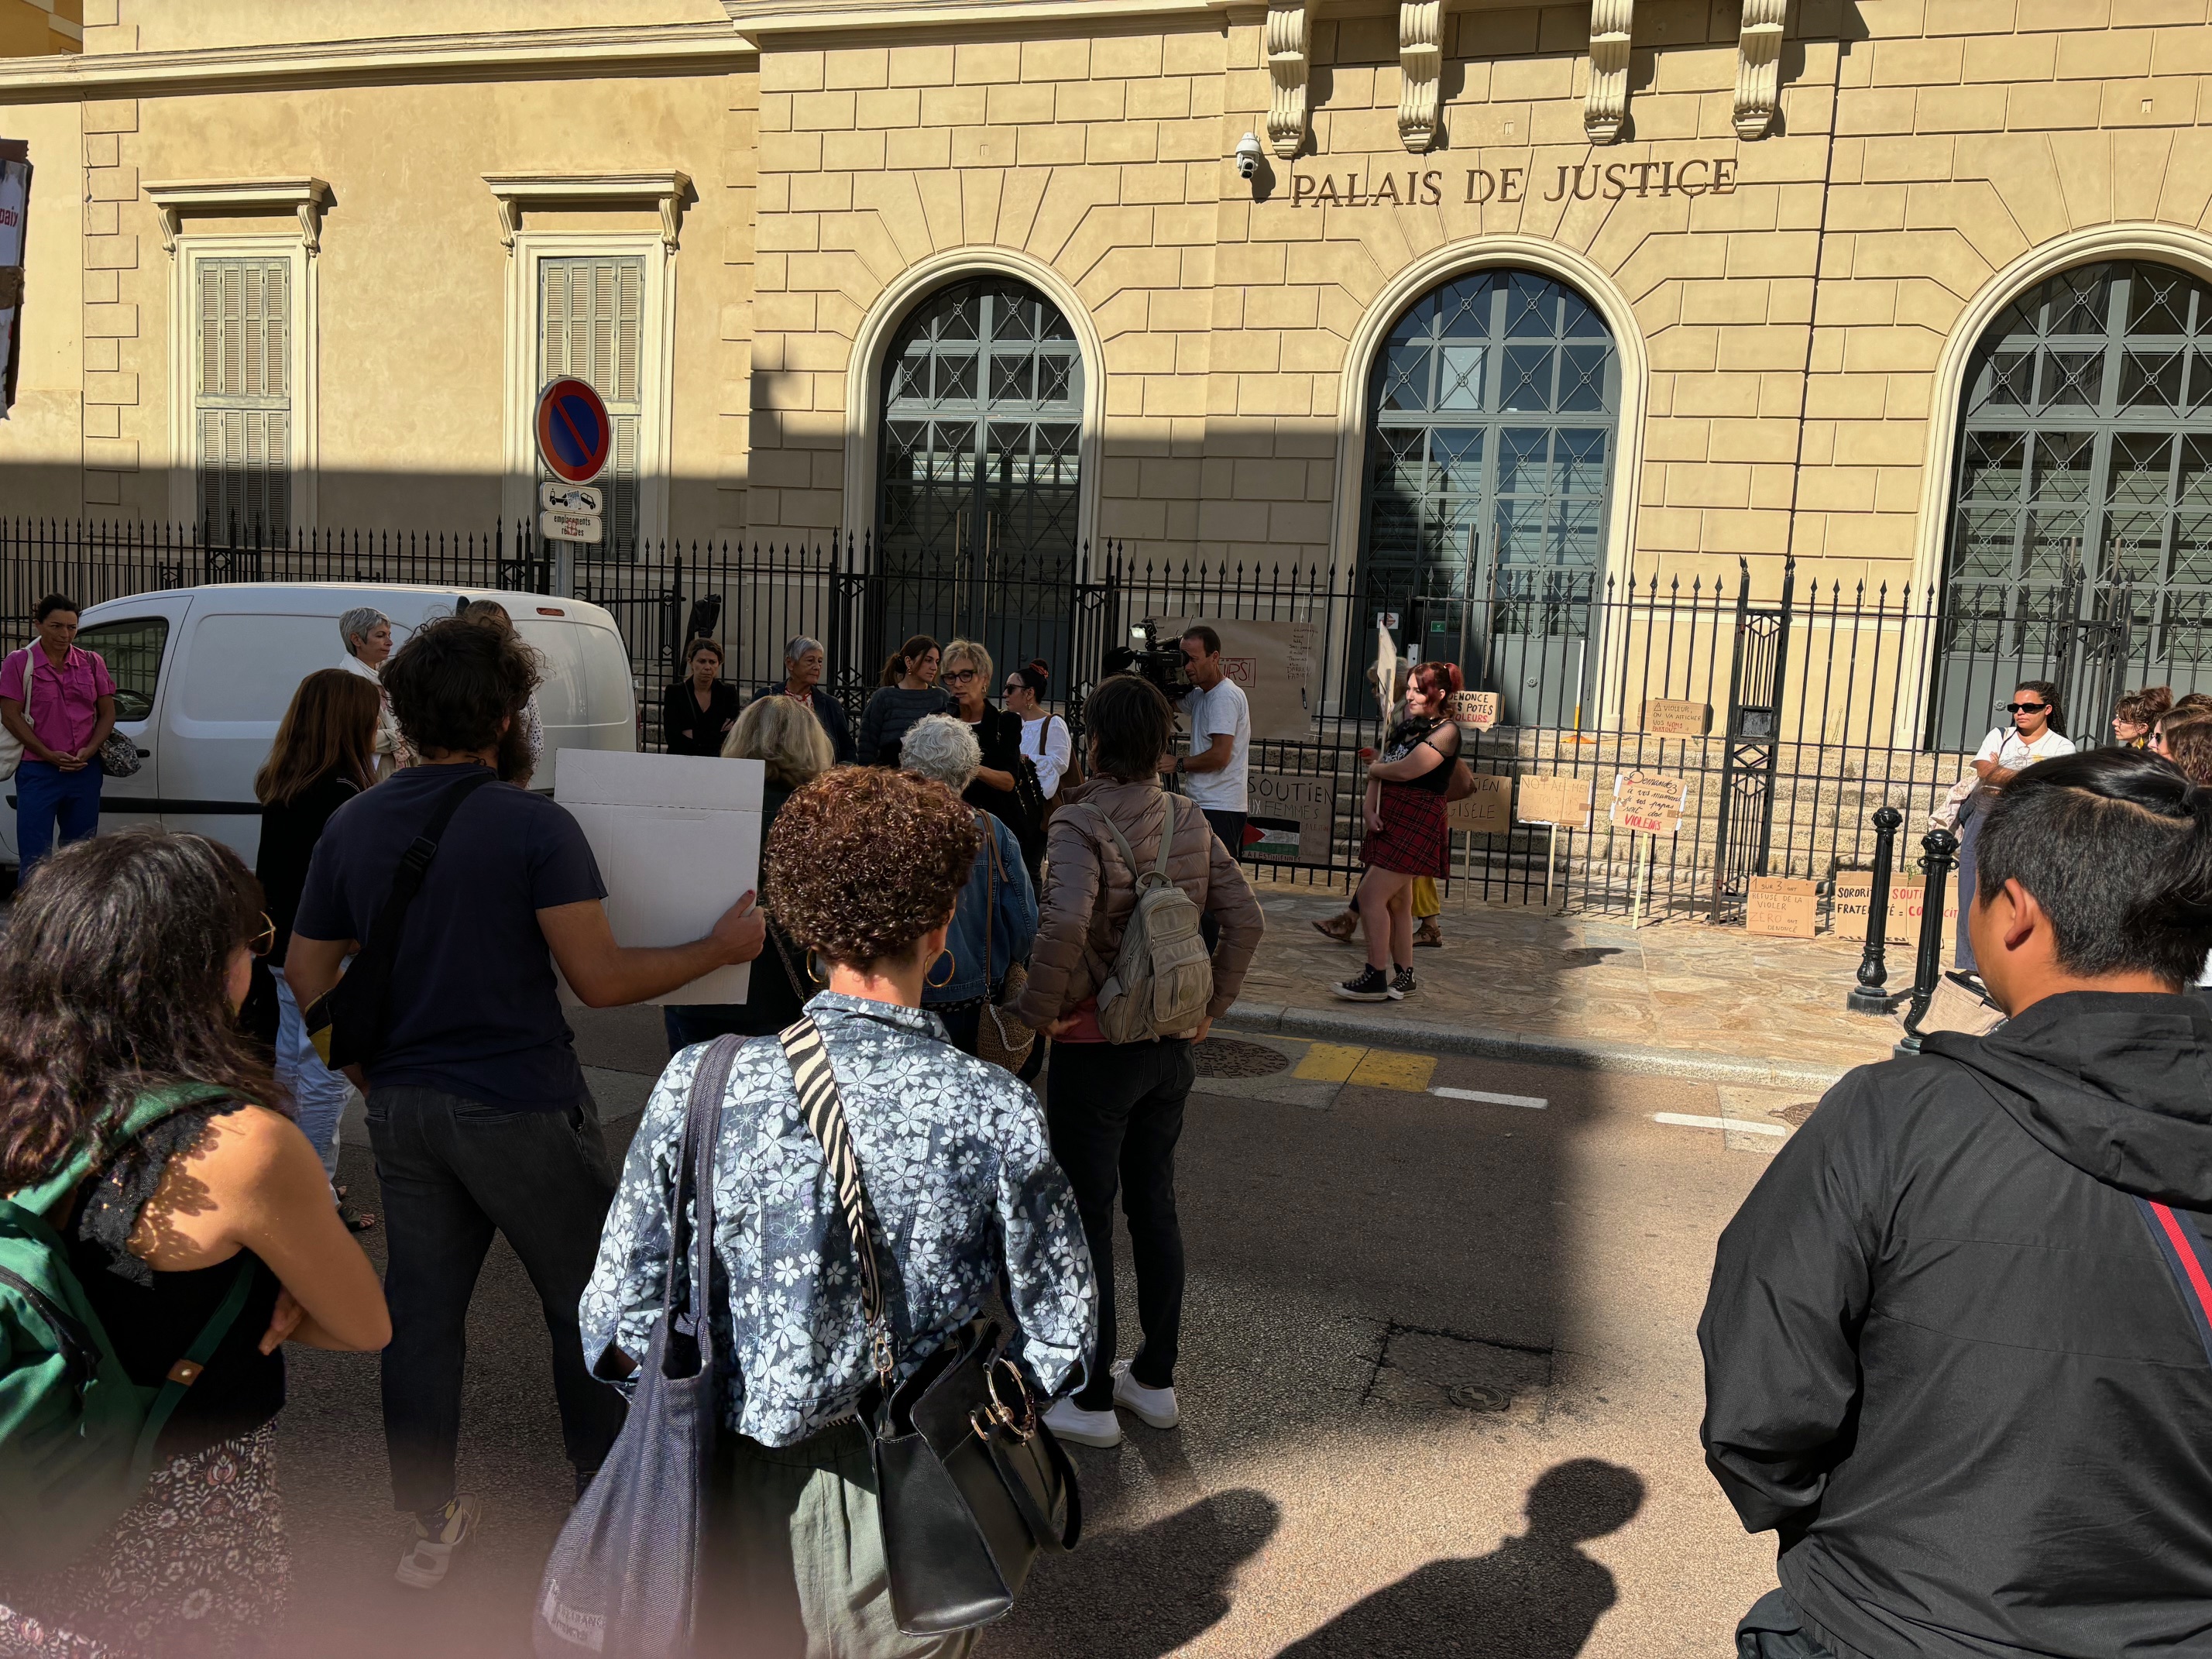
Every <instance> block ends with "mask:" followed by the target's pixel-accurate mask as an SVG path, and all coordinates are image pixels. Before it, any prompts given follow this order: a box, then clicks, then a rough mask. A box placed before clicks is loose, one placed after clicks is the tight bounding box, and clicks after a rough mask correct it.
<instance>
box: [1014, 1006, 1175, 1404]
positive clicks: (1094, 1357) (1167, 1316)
mask: <svg viewBox="0 0 2212 1659" xmlns="http://www.w3.org/2000/svg"><path fill="white" fill-rule="evenodd" d="M1197 1075H1198V1074H1197V1073H1196V1071H1195V1070H1194V1068H1193V1066H1192V1065H1191V1058H1190V1044H1189V1043H1188V1042H1182V1041H1181V1040H1179V1039H1177V1040H1169V1041H1164V1042H1122V1043H1115V1042H1072V1043H1056V1044H1054V1047H1053V1054H1052V1075H1051V1081H1050V1084H1049V1085H1048V1088H1047V1090H1046V1094H1045V1109H1044V1110H1045V1122H1046V1125H1047V1126H1048V1128H1049V1129H1050V1130H1051V1133H1052V1155H1053V1157H1054V1159H1055V1160H1057V1161H1058V1163H1059V1164H1060V1168H1061V1169H1062V1170H1066V1173H1067V1179H1068V1184H1069V1185H1070V1186H1072V1187H1073V1188H1075V1204H1076V1208H1077V1209H1078V1210H1079V1212H1081V1214H1082V1217H1083V1237H1084V1238H1085V1242H1086V1243H1089V1245H1090V1246H1091V1265H1092V1267H1094V1268H1095V1269H1096V1270H1097V1275H1098V1346H1097V1349H1096V1351H1095V1352H1093V1353H1092V1354H1091V1357H1090V1360H1089V1363H1088V1364H1086V1365H1085V1372H1084V1382H1083V1387H1082V1389H1081V1390H1080V1391H1079V1393H1078V1394H1077V1395H1076V1396H1075V1399H1076V1403H1077V1404H1078V1405H1079V1406H1082V1407H1084V1408H1085V1410H1088V1411H1105V1410H1107V1409H1108V1408H1109V1407H1111V1406H1112V1405H1113V1403H1114V1376H1113V1370H1114V1358H1115V1342H1116V1339H1117V1335H1118V1333H1117V1332H1116V1329H1115V1318H1114V1194H1115V1188H1116V1186H1117V1185H1118V1187H1119V1188H1120V1189H1121V1212H1122V1214H1123V1215H1125V1216H1127V1218H1128V1222H1129V1254H1130V1255H1131V1256H1132V1257H1133V1258H1134V1260H1135V1262H1136V1267H1137V1321H1138V1323H1139V1326H1140V1327H1141V1328H1142V1329H1143V1331H1144V1341H1143V1344H1142V1345H1141V1346H1139V1348H1138V1350H1137V1355H1136V1358H1134V1359H1133V1360H1131V1361H1130V1363H1129V1372H1130V1375H1131V1376H1134V1377H1135V1378H1136V1379H1137V1381H1138V1382H1139V1383H1143V1384H1144V1385H1145V1386H1146V1388H1149V1389H1164V1388H1168V1387H1170V1386H1171V1385H1172V1384H1173V1383H1174V1382H1175V1365H1176V1345H1177V1342H1178V1341H1179V1340H1180V1338H1181V1335H1182V1282H1183V1263H1182V1224H1181V1223H1180V1222H1179V1221H1178V1220H1177V1219H1176V1199H1175V1149H1176V1141H1177V1140H1179V1139H1182V1108H1183V1102H1184V1100H1185V1099H1187V1098H1188V1097H1189V1094H1190V1085H1191V1084H1192V1083H1193V1081H1194V1080H1195V1079H1196V1077H1197Z"/></svg>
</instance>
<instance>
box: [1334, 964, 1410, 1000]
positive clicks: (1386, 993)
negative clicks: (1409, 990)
mask: <svg viewBox="0 0 2212 1659" xmlns="http://www.w3.org/2000/svg"><path fill="white" fill-rule="evenodd" d="M1398 971H1399V973H1400V974H1401V975H1406V976H1408V977H1410V970H1408V969H1402V968H1401V969H1399V970H1398ZM1328 988H1329V989H1330V990H1332V991H1334V992H1335V993H1336V994H1337V995H1339V996H1340V997H1342V998H1343V999H1344V1000H1346V1002H1395V1001H1397V1000H1399V999H1400V998H1401V997H1403V996H1404V995H1405V993H1404V992H1403V991H1401V990H1399V989H1398V988H1397V987H1395V985H1393V984H1392V983H1391V982H1390V981H1389V978H1388V977H1386V976H1385V975H1384V974H1383V970H1382V969H1380V968H1363V969H1360V970H1359V976H1358V978H1357V979H1348V980H1346V981H1344V983H1343V984H1341V985H1332V986H1330V987H1328Z"/></svg>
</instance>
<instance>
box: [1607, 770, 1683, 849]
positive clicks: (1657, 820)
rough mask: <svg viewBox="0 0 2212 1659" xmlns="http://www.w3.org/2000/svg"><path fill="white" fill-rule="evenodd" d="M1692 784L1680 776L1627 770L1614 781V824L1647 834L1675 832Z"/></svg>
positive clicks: (1655, 834) (1669, 833)
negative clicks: (1685, 781) (1659, 775)
mask: <svg viewBox="0 0 2212 1659" xmlns="http://www.w3.org/2000/svg"><path fill="white" fill-rule="evenodd" d="M1688 791H1689V786H1688V785H1687V784H1686V783H1684V782H1683V781H1682V780H1681V779H1680V778H1666V777H1655V776H1653V775H1650V773H1646V772H1623V773H1622V774H1621V775H1620V776H1619V777H1617V778H1615V779H1614V780H1613V817H1612V822H1613V828H1614V829H1629V830H1633V831H1635V832H1637V833H1638V834H1640V835H1646V836H1671V835H1673V834H1674V831H1675V830H1676V829H1680V827H1681V823H1682V803H1683V800H1684V799H1685V798H1686V795H1687V794H1688Z"/></svg>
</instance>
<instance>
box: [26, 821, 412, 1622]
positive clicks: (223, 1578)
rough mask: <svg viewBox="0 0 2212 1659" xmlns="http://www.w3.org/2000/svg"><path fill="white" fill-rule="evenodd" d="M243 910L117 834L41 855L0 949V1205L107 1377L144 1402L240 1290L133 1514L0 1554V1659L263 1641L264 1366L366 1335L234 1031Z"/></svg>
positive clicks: (270, 1482) (276, 1389) (284, 1575)
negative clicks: (49, 1245) (39, 1226)
mask: <svg viewBox="0 0 2212 1659" xmlns="http://www.w3.org/2000/svg"><path fill="white" fill-rule="evenodd" d="M261 907H262V900H261V888H260V884H258V882H256V881H255V880H254V878H253V877H252V874H251V873H250V872H248V871H247V870H246V866H245V865H244V864H242V863H240V861H239V859H238V855H237V854H234V853H233V852H232V851H231V850H230V849H229V848H226V847H223V846H222V845H220V844H218V843H217V842H210V841H205V840H203V839H202V838H201V837H199V836H180V835H172V834H168V833H167V832H165V831H162V830H160V829H132V830H126V831H125V832H124V833H123V834H121V835H116V836H99V837H97V838H96V839H94V840H92V841H88V842H80V843H78V844H77V845H76V846H74V847H70V848H64V850H62V851H61V852H59V853H57V854H53V855H52V857H51V858H49V859H47V860H46V861H45V862H44V863H43V864H41V865H40V866H39V873H38V878H37V879H36V880H34V881H32V882H30V883H29V884H27V885H26V886H25V887H24V889H23V894H22V896H21V898H19V899H18V900H17V901H16V903H15V915H13V916H12V917H11V918H10V919H9V924H8V931H7V935H6V937H5V939H3V940H0V1192H4V1193H7V1194H9V1195H10V1196H11V1197H12V1198H13V1200H14V1201H15V1203H16V1204H17V1205H19V1206H23V1207H25V1208H27V1209H29V1210H31V1211H32V1212H34V1213H38V1214H41V1215H43V1216H44V1217H45V1218H46V1221H47V1222H48V1223H49V1224H51V1225H52V1227H53V1229H54V1230H55V1231H57V1232H58V1233H59V1234H60V1235H61V1237H62V1239H63V1241H64V1246H65V1248H66V1249H67V1251H68V1255H69V1265H70V1268H71V1270H72V1271H73V1272H74V1273H75V1275H76V1279H77V1282H78V1283H79V1285H81V1286H82V1289H83V1291H84V1294H85V1297H86V1300H87V1301H88V1304H90V1307H91V1310H92V1311H93V1313H94V1315H95V1316H97V1317H98V1319H99V1321H100V1326H101V1328H103V1329H104V1330H105V1331H106V1335H107V1338H108V1340H109V1341H110V1342H112V1344H113V1345H114V1350H115V1357H116V1358H117V1359H118V1360H119V1361H120V1362H121V1364H122V1365H123V1368H124V1370H125V1371H127V1372H128V1373H129V1375H130V1377H131V1381H132V1382H133V1383H136V1384H137V1386H139V1387H140V1388H142V1389H146V1390H148V1391H149V1395H150V1393H151V1391H152V1390H153V1389H157V1388H159V1387H160V1386H161V1383H162V1381H163V1379H164V1378H165V1377H167V1376H169V1375H170V1374H171V1371H172V1370H173V1367H174V1366H175V1365H176V1364H178V1363H179V1360H180V1359H181V1358H183V1357H184V1356H185V1354H186V1353H187V1352H190V1351H191V1350H192V1349H193V1347H194V1346H195V1344H196V1342H197V1340H199V1339H200V1338H201V1336H202V1335H203V1334H204V1332H206V1331H208V1330H210V1329H211V1328H215V1325H216V1321H217V1319H218V1317H219V1316H220V1314H221V1312H222V1310H225V1309H227V1308H228V1307H230V1305H231V1302H232V1298H233V1297H234V1295H235V1294H236V1292H237V1291H238V1288H239V1286H240V1283H241V1280H242V1281H243V1283H244V1285H245V1287H246V1290H245V1301H244V1303H243V1304H242V1305H241V1306H239V1307H237V1308H236V1310H235V1311H234V1312H233V1313H232V1316H231V1317H230V1320H229V1322H228V1325H227V1326H225V1327H223V1328H222V1335H221V1338H220V1340H218V1341H217V1342H216V1346H215V1349H214V1352H212V1354H210V1356H209V1358H208V1359H207V1362H206V1364H205V1367H204V1369H203V1370H201V1371H200V1372H199V1374H198V1376H197V1379H196V1380H195V1381H194V1382H193V1383H192V1385H191V1389H190V1390H189V1391H188V1392H187V1393H186V1394H185V1397H184V1400H183V1402H182V1403H181V1404H179V1406H178V1407H177V1408H176V1410H175V1412H174V1413H173V1415H172V1416H171V1417H170V1418H169V1419H168V1422H167V1425H165V1426H164V1427H163V1429H162V1430H161V1437H160V1438H159V1439H158V1440H157V1441H156V1442H155V1456H154V1463H153V1473H152V1476H151V1478H150V1479H149V1480H148V1482H147V1484H146V1486H145V1488H144V1490H143V1492H142V1493H141V1494H140V1495H139V1497H138V1498H137V1502H136V1503H134V1504H132V1505H131V1507H130V1508H129V1509H127V1510H125V1511H124V1512H123V1514H122V1515H121V1516H119V1517H118V1518H117V1520H116V1521H115V1522H114V1523H113V1525H112V1527H111V1528H109V1530H108V1532H107V1533H106V1535H105V1536H104V1537H102V1538H101V1539H100V1540H99V1541H98V1542H96V1543H95V1544H94V1545H93V1547H91V1548H90V1549H89V1550H88V1551H86V1552H85V1553H83V1554H82V1555H79V1556H78V1557H76V1559H74V1560H71V1561H70V1562H68V1563H67V1564H66V1565H63V1566H60V1567H58V1568H49V1569H48V1570H47V1571H45V1572H44V1573H43V1574H42V1575H40V1576H36V1577H33V1576H31V1575H30V1574H28V1573H26V1572H25V1571H23V1570H22V1568H21V1564H20V1563H17V1562H11V1561H8V1560H0V1655H8V1656H37V1659H49V1656H58V1655H67V1656H70V1659H79V1656H82V1659H95V1656H106V1655H118V1656H119V1655H122V1654H129V1655H131V1656H133V1659H158V1656H178V1659H184V1656H191V1659H201V1656H214V1655H222V1656H226V1659H228V1656H234V1655H244V1654H259V1653H264V1652H268V1651H273V1646H272V1644H271V1643H270V1632H273V1630H274V1629H275V1627H276V1624H277V1622H278V1620H280V1619H281V1617H282V1615H283V1608H284V1595H285V1584H286V1581H287V1580H288V1578H289V1576H290V1571H291V1566H290V1558H289V1553H287V1551H286V1549H285V1545H284V1528H283V1508H282V1505H281V1504H280V1502H279V1500H278V1498H277V1492H276V1479H275V1466H274V1449H275V1445H276V1413H278V1412H279V1411H280V1410H282V1409H283V1405H284V1359H283V1354H282V1353H281V1352H278V1351H279V1349H280V1348H281V1347H282V1346H283V1344H284V1343H285V1342H286V1341H287V1340H291V1341H295V1342H303V1343H306V1344H307V1345H308V1346H313V1347H319V1348H337V1349H343V1350H349V1351H352V1352H374V1350H376V1349H378V1348H381V1347H382V1346H384V1345H385V1343H386V1341H387V1340H390V1338H391V1335H392V1326H391V1322H390V1321H389V1320H388V1319H387V1318H386V1315H385V1307H384V1293H383V1291H382V1290H381V1289H380V1287H379V1285H378V1284H377V1280H376V1270H375V1269H374V1267H371V1266H370V1265H369V1261H368V1257H367V1256H365V1255H362V1250H361V1246H359V1245H358V1244H356V1243H354V1241H353V1239H352V1237H351V1236H350V1235H349V1234H348V1233H347V1231H346V1230H345V1225H344V1223H343V1222H342V1221H340V1220H339V1218H338V1212H337V1207H336V1206H333V1205H332V1204H331V1191H330V1187H329V1185H328V1183H327V1182H326V1180H325V1176H324V1174H323V1165H322V1161H321V1159H320V1158H319V1156H318V1155H317V1153H316V1152H315V1149H314V1148H313V1146H309V1145H308V1144H307V1137H306V1136H305V1135H303V1134H301V1133H300V1131H299V1129H298V1128H297V1127H295V1126H294V1124H293V1122H292V1121H291V1119H290V1118H289V1117H288V1116H287V1115H285V1114H284V1113H283V1110H281V1109H279V1106H280V1103H281V1102H282V1100H283V1097H282V1095H281V1094H280V1093H279V1092H278V1091H277V1090H276V1083H275V1079H272V1078H271V1077H270V1074H269V1073H268V1072H267V1071H266V1070H264V1066H263V1062H262V1061H261V1060H259V1059H258V1058H257V1057H256V1056H255V1054H254V1053H253V1051H252V1049H250V1048H248V1047H247V1046H246V1043H245V1042H243V1041H242V1040H241V1038H240V1036H239V1034H238V1031H237V1030H236V1027H235V1025H234V1020H233V1016H234V1013H235V1012H236V1010H237V1006H238V1004H239V1001H240V999H241V998H243V997H244V995H245V994H246V982H247V975H248V970H249V968H250V966H251V963H252V953H253V952H254V951H256V950H259V949H265V948H266V947H267V943H268V939H269V934H270V921H269V918H268V917H267V916H266V915H264V914H263V913H262V908H261ZM161 1105H167V1107H168V1111H167V1115H159V1116H157V1117H155V1121H152V1122H151V1123H150V1124H148V1123H146V1122H145V1120H146V1118H147V1117H148V1116H149V1115H151V1114H152V1112H153V1110H154V1109H156V1108H158V1107H159V1106H161ZM134 1114H135V1118H134V1121H136V1122H137V1124H139V1126H140V1127H139V1132H138V1133H137V1134H136V1135H135V1136H127V1135H126V1134H125V1133H124V1130H125V1119H126V1116H131V1115H134ZM18 1518H20V1517H18Z"/></svg>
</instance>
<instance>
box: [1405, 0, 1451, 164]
mask: <svg viewBox="0 0 2212 1659" xmlns="http://www.w3.org/2000/svg"><path fill="white" fill-rule="evenodd" d="M1443 9H1444V8H1443V0H1399V6H1398V76H1399V91H1398V137H1399V139H1400V141H1401V143H1404V145H1405V146H1406V148H1407V149H1408V150H1410V151H1412V152H1413V154H1414V155H1421V154H1423V153H1424V152H1425V151H1426V150H1427V149H1428V148H1429V146H1430V145H1431V144H1433V143H1436V141H1437V99H1438V94H1439V91H1440V88H1439V85H1438V77H1439V76H1441V75H1442V74H1443V65H1444V53H1443Z"/></svg>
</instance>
